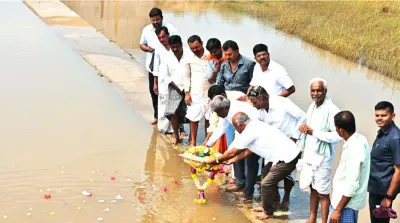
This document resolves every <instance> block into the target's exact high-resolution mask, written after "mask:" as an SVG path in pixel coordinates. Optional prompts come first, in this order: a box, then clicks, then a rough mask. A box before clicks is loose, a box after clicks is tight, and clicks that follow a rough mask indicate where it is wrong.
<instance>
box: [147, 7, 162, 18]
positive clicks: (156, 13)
mask: <svg viewBox="0 0 400 223" xmlns="http://www.w3.org/2000/svg"><path fill="white" fill-rule="evenodd" d="M154 16H160V17H161V18H162V11H161V9H159V8H157V7H154V8H152V9H151V10H150V12H149V17H150V18H151V17H154Z"/></svg>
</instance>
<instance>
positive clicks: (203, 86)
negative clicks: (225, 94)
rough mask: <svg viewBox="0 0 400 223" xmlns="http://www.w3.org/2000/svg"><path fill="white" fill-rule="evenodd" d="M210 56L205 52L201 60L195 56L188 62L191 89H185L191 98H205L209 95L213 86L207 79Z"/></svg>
mask: <svg viewBox="0 0 400 223" xmlns="http://www.w3.org/2000/svg"><path fill="white" fill-rule="evenodd" d="M207 56H208V54H206V53H205V52H204V55H203V56H202V57H201V58H199V57H197V56H196V55H195V54H193V56H192V57H191V58H190V59H189V60H188V64H187V66H189V68H188V69H189V70H190V88H185V91H186V92H189V90H190V95H191V96H198V97H203V96H206V97H207V94H208V89H209V88H210V87H211V84H210V83H209V82H208V79H207V76H208V74H207V69H208V61H207V60H206V58H207Z"/></svg>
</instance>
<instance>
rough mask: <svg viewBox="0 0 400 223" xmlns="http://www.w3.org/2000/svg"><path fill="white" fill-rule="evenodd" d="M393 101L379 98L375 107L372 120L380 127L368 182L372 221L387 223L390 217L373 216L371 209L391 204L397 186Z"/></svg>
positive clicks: (399, 160)
mask: <svg viewBox="0 0 400 223" xmlns="http://www.w3.org/2000/svg"><path fill="white" fill-rule="evenodd" d="M395 117H396V114H395V113H394V107H393V104H392V103H390V102H388V101H381V102H379V103H378V104H377V105H376V106H375V122H376V124H377V125H378V127H379V128H380V129H379V131H378V135H377V136H376V139H375V142H374V145H373V147H372V150H371V171H370V176H369V182H368V192H369V210H370V217H371V223H388V222H389V221H390V218H376V217H375V216H374V215H373V214H372V211H373V210H374V209H376V206H377V205H379V206H380V207H381V208H382V209H384V210H386V209H388V208H391V207H392V203H393V200H394V199H395V198H396V196H397V194H398V193H399V188H400V130H399V128H398V127H397V126H396V124H395V123H394V121H393V120H394V118H395Z"/></svg>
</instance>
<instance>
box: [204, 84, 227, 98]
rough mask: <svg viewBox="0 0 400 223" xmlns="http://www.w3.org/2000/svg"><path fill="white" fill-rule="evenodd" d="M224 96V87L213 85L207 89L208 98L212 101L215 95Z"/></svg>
mask: <svg viewBox="0 0 400 223" xmlns="http://www.w3.org/2000/svg"><path fill="white" fill-rule="evenodd" d="M222 94H226V92H225V87H224V86H220V85H213V86H211V87H210V88H209V89H208V97H209V98H210V99H213V98H214V97H215V96H217V95H222Z"/></svg>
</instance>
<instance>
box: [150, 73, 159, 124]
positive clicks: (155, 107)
mask: <svg viewBox="0 0 400 223" xmlns="http://www.w3.org/2000/svg"><path fill="white" fill-rule="evenodd" d="M149 92H150V95H151V102H152V103H153V110H154V119H158V95H156V93H154V75H153V73H151V72H149Z"/></svg>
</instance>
